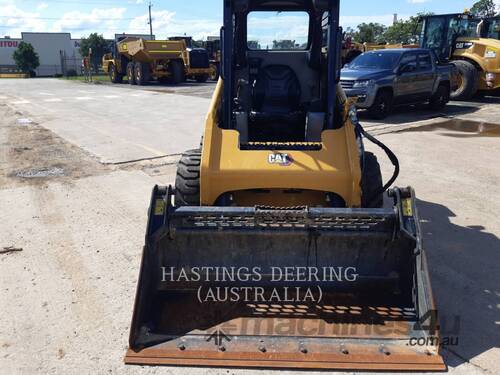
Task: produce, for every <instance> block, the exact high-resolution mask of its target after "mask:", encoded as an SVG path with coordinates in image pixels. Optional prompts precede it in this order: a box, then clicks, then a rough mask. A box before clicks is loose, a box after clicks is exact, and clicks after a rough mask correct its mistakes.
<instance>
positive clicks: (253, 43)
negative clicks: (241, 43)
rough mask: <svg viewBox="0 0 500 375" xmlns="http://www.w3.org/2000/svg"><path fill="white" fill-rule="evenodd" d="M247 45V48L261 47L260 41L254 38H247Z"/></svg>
mask: <svg viewBox="0 0 500 375" xmlns="http://www.w3.org/2000/svg"><path fill="white" fill-rule="evenodd" d="M247 46H248V48H249V49H254V50H255V49H261V46H260V43H259V42H258V41H256V40H249V41H248V42H247Z"/></svg>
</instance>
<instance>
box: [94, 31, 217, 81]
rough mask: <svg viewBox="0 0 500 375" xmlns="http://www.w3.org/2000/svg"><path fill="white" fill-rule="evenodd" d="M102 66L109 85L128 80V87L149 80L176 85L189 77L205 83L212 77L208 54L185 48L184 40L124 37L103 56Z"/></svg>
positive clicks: (196, 49) (199, 50)
mask: <svg viewBox="0 0 500 375" xmlns="http://www.w3.org/2000/svg"><path fill="white" fill-rule="evenodd" d="M102 65H103V70H104V71H105V72H106V73H108V74H109V77H110V79H111V82H113V83H121V82H122V80H123V77H127V80H128V83H129V84H131V85H136V84H137V85H143V84H145V83H147V82H149V81H152V80H157V81H160V82H165V83H166V82H168V83H173V84H179V83H181V82H184V81H185V80H186V79H188V78H189V79H194V80H196V81H198V82H206V81H207V80H208V78H209V76H210V75H211V74H212V68H211V67H210V63H209V59H208V53H207V51H206V50H205V49H203V48H188V47H187V46H186V42H185V41H184V40H146V39H144V38H137V37H125V38H124V39H121V40H117V41H116V43H115V46H114V50H113V52H112V53H108V54H106V55H104V57H103V64H102Z"/></svg>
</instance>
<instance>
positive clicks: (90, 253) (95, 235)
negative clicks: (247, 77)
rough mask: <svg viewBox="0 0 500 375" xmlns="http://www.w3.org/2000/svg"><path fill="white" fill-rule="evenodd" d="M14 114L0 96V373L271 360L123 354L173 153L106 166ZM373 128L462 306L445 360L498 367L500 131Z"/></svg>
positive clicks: (455, 307)
mask: <svg viewBox="0 0 500 375" xmlns="http://www.w3.org/2000/svg"><path fill="white" fill-rule="evenodd" d="M20 117H22V113H16V112H15V111H14V110H12V109H10V108H9V107H7V106H5V105H0V146H1V147H0V249H2V248H4V247H9V246H12V247H15V248H20V249H22V251H20V252H12V253H8V254H0V270H1V272H0V301H1V303H0V373H1V374H32V373H44V374H52V373H54V374H82V373H92V374H109V373H113V374H114V373H116V374H118V373H119V374H124V373H125V374H127V373H131V374H132V373H133V374H136V373H140V374H267V373H269V372H270V371H255V370H226V369H192V368H165V367H162V368H155V367H150V368H147V367H130V366H125V365H123V355H124V353H125V350H126V347H127V337H128V329H129V324H130V317H131V312H132V305H133V300H134V293H135V286H136V281H137V276H138V270H139V262H140V253H141V247H142V245H143V241H144V229H145V225H146V215H147V212H146V211H147V205H148V201H149V195H150V192H151V188H152V186H153V185H154V184H156V183H162V184H165V183H168V182H171V181H172V180H173V173H174V168H175V167H174V165H173V161H172V160H157V161H155V162H143V163H135V164H134V163H133V164H129V165H124V166H103V165H101V164H100V163H99V162H98V161H96V160H95V159H94V157H93V156H92V155H90V154H87V153H85V152H83V151H81V149H80V148H78V147H76V146H74V145H71V144H70V143H67V142H65V141H64V140H63V139H61V138H59V137H57V136H56V135H55V134H53V133H51V132H50V131H47V130H45V129H44V128H43V127H42V126H43V123H41V124H39V125H38V124H20V123H18V121H17V120H18V119H19V118H20ZM380 139H381V140H382V141H384V142H386V143H387V144H388V145H389V146H390V147H391V148H392V149H393V150H394V151H395V152H396V154H398V156H399V158H400V161H401V167H402V173H401V176H400V178H399V180H398V184H399V185H412V186H413V187H415V188H416V191H417V196H418V198H419V209H420V212H421V216H422V223H423V228H424V235H425V247H426V249H427V251H428V256H429V263H430V269H431V274H432V281H433V287H434V292H435V297H436V300H437V303H438V307H439V310H440V314H441V316H442V317H443V316H444V317H446V319H451V318H452V317H454V316H455V315H458V316H459V318H460V335H459V338H460V342H459V345H458V346H457V347H450V348H447V349H446V350H444V351H443V354H444V355H445V359H446V362H447V364H448V365H449V366H450V369H451V371H452V372H453V373H456V374H474V373H477V374H483V373H492V374H497V373H500V367H499V366H500V365H499V363H500V350H499V349H498V343H499V342H500V340H499V338H500V335H499V321H500V316H499V312H500V310H499V307H500V301H499V297H500V290H499V286H500V278H499V275H500V274H499V272H498V265H499V264H500V262H499V260H500V253H499V251H500V240H499V237H500V219H499V217H498V214H497V213H498V212H499V211H500V199H498V198H499V196H498V191H497V186H499V185H500V165H499V164H498V160H500V147H498V140H499V139H498V137H495V136H486V135H483V136H481V135H478V134H475V133H465V132H463V131H460V130H459V131H456V130H453V131H452V130H447V129H439V128H437V129H434V130H433V131H428V132H426V131H415V130H414V131H411V132H403V133H397V134H395V133H389V134H384V135H382V136H381V137H380ZM369 148H370V146H369ZM377 154H378V155H379V157H380V160H381V162H382V166H383V170H384V175H385V177H388V176H389V174H390V172H391V169H390V165H389V163H388V162H386V159H385V158H384V157H383V155H381V154H380V152H378V151H377ZM19 172H22V173H19ZM280 373H281V374H297V372H290V371H286V372H280ZM308 374H314V373H313V372H308Z"/></svg>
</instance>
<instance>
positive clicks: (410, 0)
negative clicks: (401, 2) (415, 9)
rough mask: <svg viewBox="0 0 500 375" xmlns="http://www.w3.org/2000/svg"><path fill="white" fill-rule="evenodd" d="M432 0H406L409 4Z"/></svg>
mask: <svg viewBox="0 0 500 375" xmlns="http://www.w3.org/2000/svg"><path fill="white" fill-rule="evenodd" d="M431 1H432V0H408V2H409V3H410V4H423V3H430V2H431Z"/></svg>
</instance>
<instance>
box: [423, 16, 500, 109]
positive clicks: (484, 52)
mask: <svg viewBox="0 0 500 375" xmlns="http://www.w3.org/2000/svg"><path fill="white" fill-rule="evenodd" d="M422 22H423V25H422V36H421V46H422V47H423V48H430V49H432V50H434V51H435V52H436V54H437V56H438V57H439V58H440V59H441V60H444V61H450V62H452V63H453V64H455V65H456V67H457V73H458V75H457V82H456V89H455V90H454V91H453V92H452V94H451V97H452V99H455V100H468V99H470V98H472V97H473V96H474V95H475V94H476V93H477V92H478V91H481V92H483V93H484V92H488V91H490V92H491V91H493V90H496V89H498V88H500V40H499V39H500V17H498V16H497V17H491V18H484V19H481V18H477V17H474V16H472V15H471V14H469V13H463V14H445V15H433V16H426V17H423V19H422Z"/></svg>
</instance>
